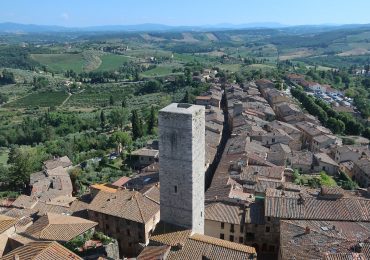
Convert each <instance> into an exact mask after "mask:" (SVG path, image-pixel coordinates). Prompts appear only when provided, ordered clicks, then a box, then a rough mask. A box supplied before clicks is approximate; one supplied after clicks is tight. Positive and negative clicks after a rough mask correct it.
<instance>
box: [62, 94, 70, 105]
mask: <svg viewBox="0 0 370 260" xmlns="http://www.w3.org/2000/svg"><path fill="white" fill-rule="evenodd" d="M71 96H72V93H68V97H67V98H66V99H65V100H64V101H63V103H62V104H60V107H62V106H64V104H65V103H66V102H67V101H68V99H69V98H70V97H71Z"/></svg>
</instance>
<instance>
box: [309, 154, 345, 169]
mask: <svg viewBox="0 0 370 260" xmlns="http://www.w3.org/2000/svg"><path fill="white" fill-rule="evenodd" d="M314 157H315V159H316V160H317V162H323V163H327V164H331V165H335V166H339V165H338V164H337V163H336V162H335V161H334V160H333V159H332V158H330V156H329V155H327V154H326V153H316V154H314Z"/></svg>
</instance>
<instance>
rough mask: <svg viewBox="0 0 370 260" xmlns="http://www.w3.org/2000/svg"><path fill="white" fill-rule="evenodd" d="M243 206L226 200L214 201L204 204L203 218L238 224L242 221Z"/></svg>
mask: <svg viewBox="0 0 370 260" xmlns="http://www.w3.org/2000/svg"><path fill="white" fill-rule="evenodd" d="M243 215H244V212H243V208H242V206H241V205H237V204H231V203H227V202H215V203H211V204H208V205H206V208H205V214H204V218H205V219H206V220H214V221H219V222H224V223H230V224H236V225H240V224H241V223H242V222H243V219H244V218H243Z"/></svg>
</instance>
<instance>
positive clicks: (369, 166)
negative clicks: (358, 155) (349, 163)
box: [354, 158, 370, 174]
mask: <svg viewBox="0 0 370 260" xmlns="http://www.w3.org/2000/svg"><path fill="white" fill-rule="evenodd" d="M354 165H356V167H358V168H359V169H361V171H363V172H364V173H367V174H370V159H369V158H363V159H360V160H357V161H355V162H354Z"/></svg>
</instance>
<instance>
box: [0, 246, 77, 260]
mask: <svg viewBox="0 0 370 260" xmlns="http://www.w3.org/2000/svg"><path fill="white" fill-rule="evenodd" d="M1 259H2V260H14V259H19V260H29V259H33V260H66V259H69V260H77V259H79V260H82V258H81V257H79V256H78V255H76V254H75V253H73V252H71V251H69V250H68V249H67V248H65V247H63V246H61V245H60V244H58V243H57V242H32V243H29V244H27V245H24V246H21V247H18V248H16V249H14V250H13V251H11V252H10V253H8V254H6V255H5V256H3V257H2V258H1Z"/></svg>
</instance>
